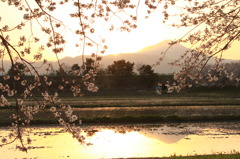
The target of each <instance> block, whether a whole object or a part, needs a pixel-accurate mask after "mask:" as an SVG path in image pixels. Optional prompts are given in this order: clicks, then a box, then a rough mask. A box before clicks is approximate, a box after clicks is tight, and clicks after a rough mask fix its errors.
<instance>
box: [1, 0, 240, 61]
mask: <svg viewBox="0 0 240 159" xmlns="http://www.w3.org/2000/svg"><path fill="white" fill-rule="evenodd" d="M67 7H68V6H66V8H65V9H68V8H67ZM18 12H19V11H17V10H16V9H15V8H14V7H8V6H7V5H6V4H5V3H3V2H0V17H1V21H0V28H2V27H3V26H5V25H6V23H7V24H8V25H11V24H14V23H18V21H17V20H19V19H20V18H21V17H22V15H21V14H18ZM13 13H15V14H13ZM141 14H145V13H141ZM141 14H140V16H139V17H140V18H139V19H138V22H137V25H138V28H137V29H135V30H133V31H132V32H130V33H128V32H117V31H116V32H109V31H107V30H108V29H106V28H105V26H104V25H101V24H100V25H99V26H98V27H99V29H98V30H99V31H98V33H100V34H102V36H101V35H98V36H96V38H101V37H102V38H105V39H106V44H107V45H108V47H109V49H108V50H107V52H106V53H105V55H107V54H118V53H130V52H131V53H133V52H137V51H138V50H141V49H142V48H144V47H146V46H150V45H154V44H156V43H159V42H161V41H163V40H166V39H177V38H180V37H181V36H182V35H184V34H185V33H186V32H187V31H188V30H189V28H181V29H177V28H172V27H170V26H168V25H164V24H162V18H163V17H162V14H161V12H156V13H154V14H152V15H151V16H150V18H149V19H145V18H144V16H141ZM57 16H58V17H61V18H62V19H65V20H66V19H67V21H68V24H69V25H70V26H74V25H75V23H76V21H74V20H69V19H68V14H66V13H63V12H62V13H61V12H59V13H58V15H57ZM19 22H20V21H19ZM27 25H29V23H27V24H26V26H27ZM76 27H78V26H77V25H76ZM76 27H73V28H76ZM38 29H40V28H35V29H34V32H38ZM28 31H29V27H27V29H26V30H23V31H21V32H17V34H26V32H28ZM63 32H64V35H65V36H66V38H67V43H66V45H65V51H64V53H61V54H60V55H59V57H60V58H62V57H65V56H71V57H75V56H79V55H81V53H80V52H81V48H76V47H75V43H76V39H75V38H76V37H74V36H73V35H72V34H71V33H70V31H66V32H65V31H63ZM15 33H16V32H15ZM13 38H14V37H13ZM42 38H45V37H42ZM239 50H240V45H239V43H238V42H236V43H235V44H234V47H233V48H231V49H230V50H229V51H228V53H227V54H225V55H224V56H223V57H224V58H229V59H240V54H239ZM94 51H95V50H87V51H86V52H85V54H91V53H92V52H94ZM44 56H46V57H47V58H48V59H51V60H53V59H55V55H54V54H53V53H46V54H45V55H44Z"/></svg>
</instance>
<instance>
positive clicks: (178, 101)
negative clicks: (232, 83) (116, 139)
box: [0, 88, 240, 125]
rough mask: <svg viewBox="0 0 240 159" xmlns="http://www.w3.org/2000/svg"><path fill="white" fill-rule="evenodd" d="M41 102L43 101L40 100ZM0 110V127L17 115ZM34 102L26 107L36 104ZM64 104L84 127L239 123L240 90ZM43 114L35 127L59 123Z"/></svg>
mask: <svg viewBox="0 0 240 159" xmlns="http://www.w3.org/2000/svg"><path fill="white" fill-rule="evenodd" d="M38 99H39V100H41V99H40V97H39V98H38ZM10 102H11V106H10V107H7V108H3V107H1V108H0V119H1V120H0V124H4V125H5V124H7V123H8V120H9V116H10V115H11V114H12V113H13V111H14V105H15V103H14V100H11V99H10ZM34 102H35V101H34V100H33V99H30V98H29V99H28V100H26V101H24V105H26V106H27V105H29V104H34ZM61 102H62V103H65V104H69V105H71V106H72V107H73V109H74V113H75V114H76V115H78V116H79V117H80V118H81V119H82V120H83V122H84V123H97V124H99V123H106V122H109V123H114V122H121V123H125V122H126V123H128V122H173V121H174V122H184V121H188V122H189V121H194V122H195V121H209V120H210V121H227V120H240V89H238V88H225V89H220V88H218V89H200V90H199V89H198V90H191V91H185V92H181V93H172V94H161V95H160V94H156V93H155V92H152V91H145V92H143V91H140V92H139V91H138V92H114V93H105V94H104V93H96V94H86V95H85V96H83V97H71V96H63V97H62V98H61ZM50 107H51V105H47V109H45V110H42V111H40V112H39V113H38V114H37V115H36V116H35V118H34V119H35V120H34V121H33V123H35V124H37V123H39V124H44V123H46V124H52V123H56V121H55V120H54V118H52V115H51V112H50V111H49V108H50Z"/></svg>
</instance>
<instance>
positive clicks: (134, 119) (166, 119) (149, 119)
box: [0, 115, 240, 126]
mask: <svg viewBox="0 0 240 159" xmlns="http://www.w3.org/2000/svg"><path fill="white" fill-rule="evenodd" d="M223 121H224V122H227V121H229V122H230V121H240V115H239V116H184V117H180V116H122V117H97V118H82V122H83V124H118V123H119V124H129V123H184V122H223ZM9 124H10V122H9V121H8V120H0V125H1V126H5V125H9ZM43 124H58V122H57V120H56V119H54V118H48V117H38V118H35V119H34V120H33V121H31V125H43ZM77 124H78V123H77Z"/></svg>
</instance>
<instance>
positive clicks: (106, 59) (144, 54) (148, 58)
mask: <svg viewBox="0 0 240 159" xmlns="http://www.w3.org/2000/svg"><path fill="white" fill-rule="evenodd" d="M169 42H171V40H165V41H162V42H160V43H158V44H155V45H152V46H148V47H145V48H143V49H142V50H140V51H138V52H136V53H120V54H117V55H106V56H103V59H102V61H100V63H101V65H102V68H106V67H107V66H108V65H111V64H112V63H113V61H117V60H121V59H125V60H126V61H130V62H134V63H135V65H137V64H149V65H153V64H155V63H156V62H157V61H158V59H159V58H160V57H161V52H164V51H166V49H167V48H168V46H169V45H168V43H169ZM186 50H188V48H186V47H184V46H183V45H181V44H176V45H174V46H173V47H171V48H170V49H169V50H168V52H167V54H166V55H165V57H164V60H163V61H162V62H161V64H160V65H157V66H156V67H154V70H155V72H157V73H161V74H162V73H164V74H169V73H173V72H176V71H177V70H178V68H177V67H173V66H170V65H169V63H170V62H172V61H174V60H177V59H179V58H180V56H181V54H182V53H184V52H185V51H186ZM89 57H90V55H85V56H84V58H89ZM232 61H233V60H226V62H232ZM60 63H64V64H65V65H66V66H69V67H71V66H72V65H73V64H76V63H77V64H80V65H81V64H82V56H77V57H74V58H72V57H64V58H63V59H61V60H60ZM41 64H42V63H41V62H38V63H36V64H35V66H40V65H41ZM52 66H53V68H54V69H55V70H56V69H58V63H57V62H52ZM9 68H10V62H7V63H6V64H5V69H6V70H8V69H9ZM45 68H46V67H43V68H40V69H39V72H40V73H41V74H42V73H43V72H45Z"/></svg>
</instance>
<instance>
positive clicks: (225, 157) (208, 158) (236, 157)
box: [129, 153, 240, 159]
mask: <svg viewBox="0 0 240 159" xmlns="http://www.w3.org/2000/svg"><path fill="white" fill-rule="evenodd" d="M129 159H240V154H239V153H237V154H217V155H199V156H172V157H161V158H159V157H152V158H129Z"/></svg>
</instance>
